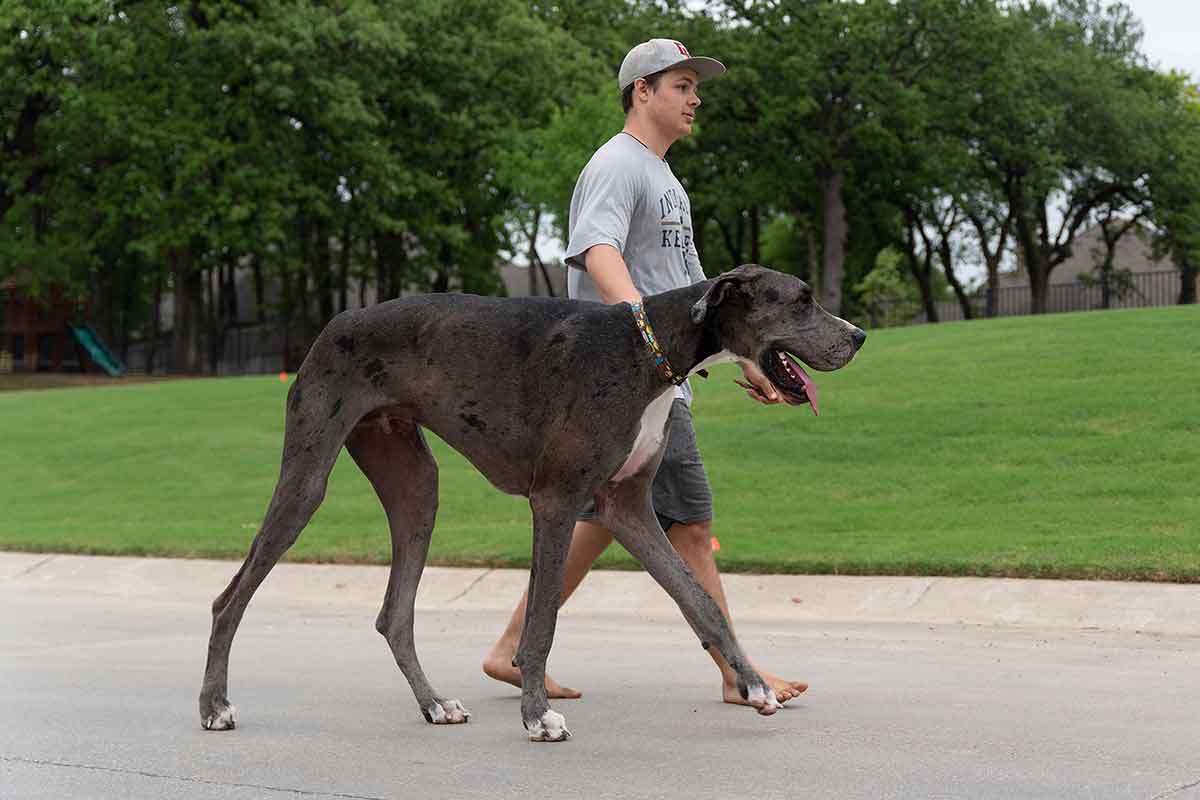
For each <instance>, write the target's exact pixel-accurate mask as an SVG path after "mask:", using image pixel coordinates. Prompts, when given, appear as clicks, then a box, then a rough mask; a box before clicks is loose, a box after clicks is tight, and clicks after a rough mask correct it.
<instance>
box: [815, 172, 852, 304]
mask: <svg viewBox="0 0 1200 800" xmlns="http://www.w3.org/2000/svg"><path fill="white" fill-rule="evenodd" d="M817 180H818V183H819V184H820V188H821V208H822V215H823V220H824V235H823V236H822V240H823V242H822V243H823V245H824V248H823V251H824V258H823V259H822V262H821V281H820V284H821V305H822V306H824V307H825V310H826V311H828V312H829V313H831V314H836V315H839V316H840V315H841V313H842V281H843V279H844V278H845V274H846V232H847V223H846V199H845V197H844V196H843V194H842V181H843V177H842V173H841V172H839V171H837V170H836V169H823V170H821V172H820V174H819V176H818V179H817Z"/></svg>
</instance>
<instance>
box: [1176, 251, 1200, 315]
mask: <svg viewBox="0 0 1200 800" xmlns="http://www.w3.org/2000/svg"><path fill="white" fill-rule="evenodd" d="M1197 275H1200V270H1197V269H1196V267H1195V266H1194V265H1193V264H1191V263H1190V262H1189V261H1187V260H1186V259H1184V260H1183V261H1182V263H1180V265H1179V277H1180V286H1179V305H1181V306H1186V305H1194V304H1195V302H1196V279H1197Z"/></svg>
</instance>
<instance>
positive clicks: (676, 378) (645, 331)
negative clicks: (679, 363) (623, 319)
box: [629, 303, 687, 386]
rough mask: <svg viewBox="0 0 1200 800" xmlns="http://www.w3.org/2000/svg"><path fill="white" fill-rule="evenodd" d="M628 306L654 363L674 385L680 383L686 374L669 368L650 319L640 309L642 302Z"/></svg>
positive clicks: (669, 365)
mask: <svg viewBox="0 0 1200 800" xmlns="http://www.w3.org/2000/svg"><path fill="white" fill-rule="evenodd" d="M629 308H630V309H631V310H632V311H633V321H634V323H635V324H636V325H637V328H638V330H639V331H641V333H642V338H643V339H645V340H646V346H647V347H649V348H650V354H651V355H653V356H654V363H655V364H657V365H658V369H659V371H660V372H662V374H663V377H664V378H666V379H667V380H668V381H670V382H671V383H673V384H675V385H676V386H679V385H681V384H682V383H683V382H684V381H686V380H687V375H677V374H676V373H675V370H673V369H671V362H670V361H667V355H666V353H664V352H663V351H662V347H660V346H659V344H658V339H657V337H655V335H654V329H653V328H651V327H650V320H648V319H646V312H645V311H644V310H643V309H642V304H641V303H630V304H629Z"/></svg>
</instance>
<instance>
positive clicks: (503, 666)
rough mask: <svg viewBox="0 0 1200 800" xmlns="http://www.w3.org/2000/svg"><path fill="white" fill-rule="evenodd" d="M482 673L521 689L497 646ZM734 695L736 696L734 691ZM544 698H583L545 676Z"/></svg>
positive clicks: (516, 673)
mask: <svg viewBox="0 0 1200 800" xmlns="http://www.w3.org/2000/svg"><path fill="white" fill-rule="evenodd" d="M483 671H484V673H485V674H486V675H487V676H488V677H489V678H495V679H496V680H498V681H503V682H504V683H509V684H512V685H513V686H516V687H517V688H518V689H520V688H521V670H519V669H517V668H516V667H514V666H513V665H512V653H511V652H508V651H503V652H502V650H501V648H500V647H499V645H497V646H496V648H495V649H493V650H492V652H490V653H488V655H487V658H485V659H484V660H483ZM734 694H737V690H736V689H735V690H734ZM546 696H547V697H549V698H550V699H552V700H576V699H578V698H580V697H583V693H582V692H580V691H579V690H578V689H572V688H570V687H569V686H561V685H559V683H558V681H556V680H554V679H553V678H551V677H550V676H549V675H547V676H546Z"/></svg>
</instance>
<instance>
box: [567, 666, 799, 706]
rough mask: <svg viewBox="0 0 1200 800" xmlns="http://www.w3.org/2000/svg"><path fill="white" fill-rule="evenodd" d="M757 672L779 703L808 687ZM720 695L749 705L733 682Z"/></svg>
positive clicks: (795, 695) (727, 699)
mask: <svg viewBox="0 0 1200 800" xmlns="http://www.w3.org/2000/svg"><path fill="white" fill-rule="evenodd" d="M758 674H759V675H761V676H762V679H763V680H764V681H766V682H767V685H768V686H770V687H771V688H772V689H774V690H775V699H776V700H778V701H779V702H781V703H786V702H787V701H788V700H795V699H796V698H797V697H799V696H800V695H801V694H803V693H804V692H805V691H807V689H808V684H807V683H803V682H801V681H785V680H784V679H783V678H780V677H778V676H776V675H772V674H771V673H769V672H762V671H761V670H760V671H759V673H758ZM547 680H549V679H547ZM721 695H722V699H723V700H724V701H725V702H726V703H734V704H736V705H739V706H748V705H750V704H749V703H748V702H746V701H745V700H743V699H742V696H741V694H739V693H738V689H737V684H735V683H722V685H721Z"/></svg>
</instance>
